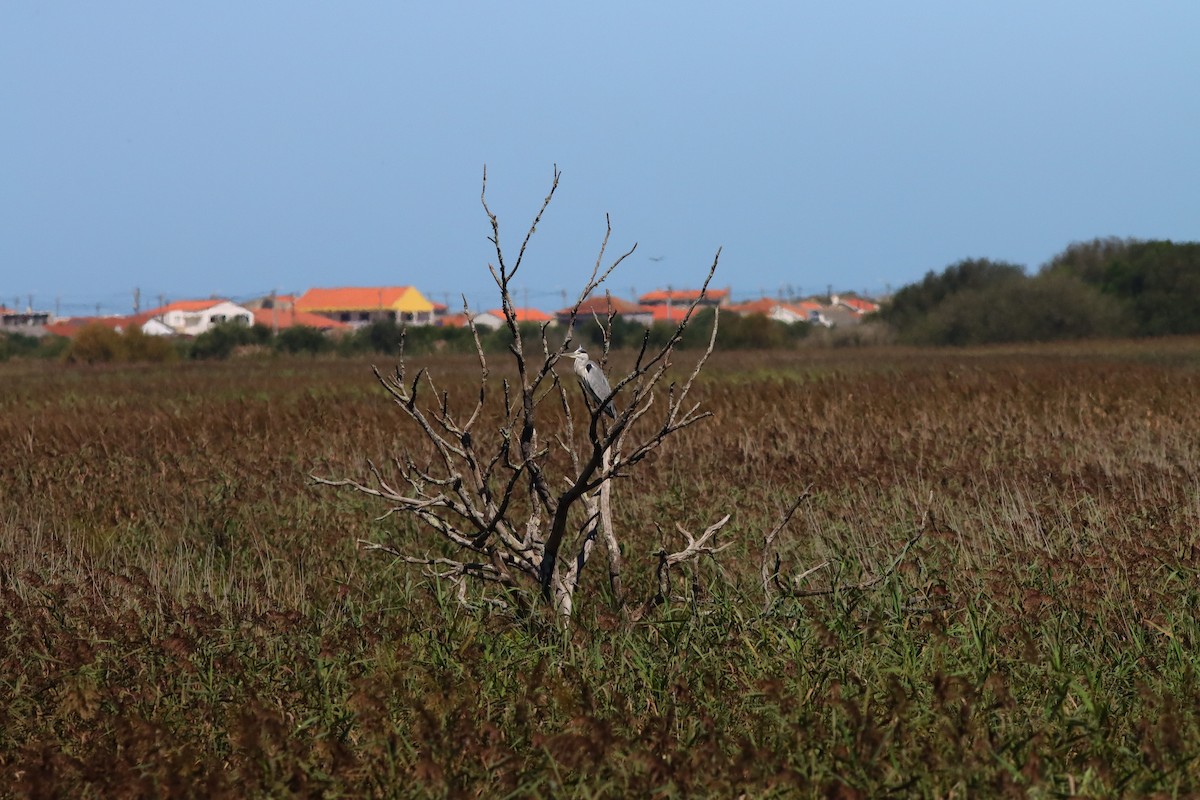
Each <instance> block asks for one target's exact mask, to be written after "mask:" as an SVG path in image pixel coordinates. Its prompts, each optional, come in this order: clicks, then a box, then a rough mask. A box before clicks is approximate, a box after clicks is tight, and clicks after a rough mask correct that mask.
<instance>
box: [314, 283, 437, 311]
mask: <svg viewBox="0 0 1200 800" xmlns="http://www.w3.org/2000/svg"><path fill="white" fill-rule="evenodd" d="M296 308H297V310H300V311H382V310H385V309H386V310H388V311H433V303H430V302H429V301H428V300H426V299H425V297H424V296H423V295H422V294H421V293H420V292H418V291H417V290H416V289H415V288H413V287H412V286H342V287H338V288H334V289H319V288H318V289H309V290H308V291H307V292H305V293H304V294H302V295H301V296H300V297H298V298H297V299H296Z"/></svg>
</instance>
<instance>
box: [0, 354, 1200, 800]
mask: <svg viewBox="0 0 1200 800" xmlns="http://www.w3.org/2000/svg"><path fill="white" fill-rule="evenodd" d="M681 357H682V358H683V359H686V357H687V354H686V353H684V354H681ZM621 358H622V357H621V356H618V357H617V359H616V361H617V363H618V365H619V364H620V362H621ZM376 360H377V361H378V362H379V363H380V364H381V366H385V365H386V361H385V360H383V359H376ZM427 363H428V365H429V366H430V368H431V369H432V370H433V371H434V374H435V375H437V376H438V380H439V385H440V386H441V387H443V388H445V389H447V390H448V391H449V392H450V393H451V395H452V396H456V397H458V396H464V398H465V401H469V400H470V397H469V394H470V392H471V391H472V390H471V381H472V377H473V368H474V367H473V361H472V360H471V359H469V358H465V357H464V358H459V357H447V358H445V359H439V360H429V361H428V362H427ZM564 374H565V370H564ZM693 393H694V395H695V397H696V399H697V400H699V401H700V402H701V403H702V404H703V405H704V407H706V408H707V409H709V410H711V411H712V412H713V417H712V418H711V419H710V420H707V421H706V422H705V423H702V424H700V425H698V426H696V427H693V428H689V429H686V430H684V431H682V432H680V433H679V434H678V435H677V436H675V437H674V438H672V439H671V440H669V441H668V443H667V444H666V446H664V447H663V448H662V449H661V450H660V451H659V453H658V454H657V455H656V457H655V458H654V459H652V460H651V461H648V462H646V463H644V464H642V465H639V468H638V470H637V471H636V473H635V475H634V476H632V477H631V478H630V479H629V480H628V481H626V482H625V483H623V484H622V485H620V487H619V488H618V495H617V501H616V507H615V511H616V513H617V516H618V518H619V520H618V522H619V525H620V527H621V528H622V529H623V530H625V531H627V532H628V533H627V537H628V538H627V541H628V551H627V553H626V559H627V561H628V562H629V569H630V583H632V584H635V585H646V584H648V582H650V581H651V580H652V571H653V568H654V563H655V562H654V558H653V554H654V553H655V552H657V551H658V550H659V549H660V548H661V547H663V546H664V545H669V544H671V541H670V540H671V538H672V537H676V536H677V534H676V533H674V525H675V523H676V522H678V523H681V524H682V525H684V526H685V527H687V528H689V529H692V530H695V529H700V528H703V527H704V526H705V525H707V524H709V523H710V522H712V521H713V519H715V518H716V517H717V516H720V515H722V514H725V513H731V514H732V515H733V518H732V521H731V523H730V524H729V526H728V527H727V528H726V529H725V531H723V532H722V535H723V537H724V540H725V541H727V542H729V543H731V544H730V546H729V548H728V549H726V550H724V551H722V552H721V553H720V555H719V556H718V558H717V559H715V560H711V561H705V562H704V563H703V564H702V565H701V566H700V567H699V569H698V570H697V572H696V574H695V580H694V581H693V583H692V586H691V588H690V589H689V599H688V601H687V602H675V603H672V604H669V605H667V606H666V607H663V608H660V609H657V610H656V611H655V612H654V613H653V614H652V615H650V616H649V617H648V618H646V619H644V620H642V621H640V622H638V623H637V624H632V623H629V622H626V621H623V620H622V619H621V618H620V616H619V615H618V614H616V613H615V611H614V609H613V608H612V604H611V602H610V601H611V598H609V597H608V596H607V593H606V589H605V586H604V583H603V581H602V579H601V576H600V575H599V570H597V574H595V575H591V576H589V579H590V580H592V581H593V583H594V585H593V586H591V587H590V588H589V593H588V594H587V597H586V599H585V601H584V602H582V603H581V604H580V606H579V610H578V611H577V615H576V620H575V622H574V624H573V625H572V626H570V628H569V629H567V630H562V629H561V628H560V627H559V626H558V625H556V624H554V623H553V621H549V619H548V617H544V615H538V614H534V615H533V616H525V617H513V616H511V615H508V614H504V613H500V612H496V611H489V610H487V609H469V608H465V607H463V606H462V605H460V604H459V603H458V601H457V600H456V599H455V598H454V597H453V596H452V595H451V594H450V593H449V592H448V591H447V590H446V587H445V586H442V585H440V584H439V583H438V582H436V581H432V580H430V579H428V578H426V577H425V576H423V575H422V574H421V572H420V571H419V570H416V569H412V568H407V567H404V566H402V565H399V564H396V563H394V562H392V561H390V560H389V559H388V558H387V557H385V556H382V555H380V554H369V553H363V552H360V550H359V549H358V548H357V547H356V544H355V542H356V540H357V539H359V538H372V539H377V540H392V539H395V540H403V541H405V542H408V543H410V544H414V543H415V545H416V546H421V545H422V543H423V542H425V541H429V542H430V544H429V545H428V546H429V547H435V545H433V544H432V539H428V540H426V539H424V538H422V537H423V534H422V532H421V531H420V530H418V529H416V528H414V527H413V526H412V525H411V523H409V522H407V521H405V520H403V519H397V518H396V517H390V518H386V519H382V520H381V519H378V517H379V516H380V515H381V514H382V513H383V512H384V511H385V510H386V509H385V508H381V507H378V506H376V505H374V504H372V502H371V501H370V500H369V499H367V498H363V497H361V496H359V495H357V494H354V493H345V492H337V491H333V490H330V489H328V488H324V487H319V486H316V485H314V484H313V482H312V480H311V478H310V476H311V475H312V474H314V473H315V474H319V475H324V476H331V477H340V476H354V477H362V476H364V475H365V474H366V473H365V468H364V462H365V459H367V458H371V459H374V460H377V461H380V462H386V460H387V459H388V457H389V456H391V455H393V454H397V453H399V452H401V451H403V450H404V449H405V448H414V447H415V448H417V449H419V448H420V446H421V443H420V440H419V437H417V436H416V434H415V431H413V430H412V429H411V428H410V427H406V426H405V425H404V424H403V419H402V417H401V415H400V414H398V413H396V409H394V408H393V407H392V405H391V402H390V400H389V398H388V397H387V395H386V393H385V392H384V391H383V390H382V389H381V388H380V387H379V385H378V384H377V383H375V381H374V378H373V376H372V375H371V372H370V362H369V361H362V360H349V359H332V358H331V359H326V360H321V359H316V360H314V359H305V358H274V359H272V358H250V359H234V360H231V361H228V362H222V363H183V364H174V365H166V366H138V365H125V366H109V367H104V366H97V367H79V366H76V367H69V366H64V365H59V364H46V363H34V362H10V363H7V364H0V442H3V443H4V444H5V446H4V450H3V452H4V456H5V458H4V465H3V467H2V468H0V500H2V502H0V598H2V600H0V792H2V793H7V794H12V795H17V796H24V795H28V796H47V797H50V796H62V797H68V796H69V797H88V796H94V797H101V796H103V797H143V796H173V797H174V796H189V795H190V796H199V795H203V796H208V797H218V796H231V797H246V796H297V795H299V796H308V795H315V796H328V797H343V796H344V797H364V796H378V797H394V796H413V797H423V796H433V797H524V796H553V797H608V796H611V797H634V796H639V797H650V796H660V797H677V796H680V797H681V796H714V797H736V796H747V797H770V796H779V797H791V796H812V795H821V796H842V797H878V796H881V795H883V794H885V793H889V792H890V793H895V794H899V795H901V796H930V797H951V796H953V797H978V796H1043V797H1048V796H1072V795H1074V796H1111V795H1113V794H1161V795H1163V796H1186V795H1193V794H1195V793H1196V792H1198V791H1200V777H1198V775H1200V763H1198V761H1197V757H1198V756H1200V716H1198V714H1200V680H1198V677H1197V674H1198V670H1197V666H1198V664H1200V661H1198V658H1197V646H1198V645H1200V625H1198V623H1197V614H1198V604H1200V574H1198V571H1200V483H1198V478H1197V476H1198V475H1200V402H1198V400H1200V341H1198V340H1195V339H1170V340H1157V341H1146V342H1111V343H1090V344H1079V345H1056V346H1038V347H1020V348H989V349H972V350H906V349H899V348H887V349H844V350H833V349H826V350H820V349H811V350H798V351H788V352H769V353H768V352H764V353H743V352H729V353H722V352H718V353H717V354H716V355H715V356H714V357H713V359H712V361H711V362H710V365H709V367H708V369H707V370H706V371H705V373H704V374H703V376H702V378H701V380H700V382H699V383H698V385H697V386H696V388H695V389H694V390H693ZM806 487H808V488H809V490H810V496H809V498H808V499H807V500H806V501H805V502H804V503H803V504H802V505H801V506H800V508H799V510H798V512H797V514H796V516H795V517H794V518H793V520H792V522H791V524H790V525H789V526H788V528H787V529H786V530H785V531H784V533H783V534H782V536H781V541H782V542H783V545H782V549H783V556H784V558H783V563H784V566H785V568H786V569H787V570H788V571H789V572H790V573H792V574H796V573H799V572H802V571H804V570H805V569H806V568H808V567H811V566H815V565H818V564H821V563H825V562H828V566H826V567H825V568H823V569H819V570H817V571H816V572H814V573H813V574H812V575H810V576H809V577H808V578H806V579H805V580H804V582H803V583H802V584H800V585H799V586H800V588H806V589H819V590H822V591H825V593H823V594H818V595H816V596H813V597H806V598H799V599H785V600H781V601H779V602H777V603H775V604H774V605H772V606H771V607H770V608H769V609H767V610H764V595H763V591H762V586H761V581H760V577H759V576H760V572H759V555H760V551H761V548H762V541H763V536H764V534H765V533H766V532H767V531H768V530H769V529H770V528H771V527H772V526H773V525H774V524H775V522H776V521H777V520H778V518H779V515H780V513H781V512H782V510H783V509H784V508H786V506H787V505H788V504H789V502H790V501H791V500H792V499H793V498H794V497H796V495H797V494H798V493H799V492H800V491H802V490H804V489H805V488H806ZM917 532H921V536H920V537H918V538H916V541H915V542H914V543H913V544H912V546H911V547H909V548H908V549H907V550H904V549H903V548H904V545H905V543H906V542H909V541H911V540H912V539H913V538H914V536H915V534H916V533H917ZM900 554H903V557H902V558H900V559H899V561H898V562H897V557H898V556H899V555H900ZM893 565H894V569H893V568H892V567H893ZM871 576H882V579H881V580H880V581H878V582H877V583H874V584H873V585H871V586H870V587H868V588H861V589H860V588H855V586H856V584H858V583H861V582H862V581H863V580H864V578H868V577H871ZM826 590H827V591H826Z"/></svg>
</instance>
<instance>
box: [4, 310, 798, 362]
mask: <svg viewBox="0 0 1200 800" xmlns="http://www.w3.org/2000/svg"><path fill="white" fill-rule="evenodd" d="M713 314H714V312H713V311H712V310H711V309H706V310H701V311H699V312H697V314H696V317H695V319H694V321H693V324H691V325H689V326H688V328H687V330H686V331H685V332H684V336H683V341H682V344H681V346H682V347H683V348H684V349H687V348H691V347H703V346H706V345H707V344H708V336H709V332H710V331H711V330H712V322H713V320H712V318H713ZM539 329H540V326H539V325H538V324H536V323H525V324H522V325H521V333H522V336H524V337H527V340H530V341H536V340H537V338H538V337H539V335H540V334H539ZM477 332H478V335H479V343H480V345H481V346H482V347H483V349H484V352H486V353H499V352H504V351H506V350H507V349H508V346H509V344H510V343H511V342H512V334H511V332H510V331H509V330H508V329H507V328H500V329H499V330H495V331H491V330H487V329H486V328H479V329H478V331H477ZM674 333H675V326H674V325H671V324H667V323H656V324H654V325H652V326H651V327H650V328H646V326H644V325H641V324H639V323H635V322H629V321H626V320H622V319H620V318H619V317H618V318H616V319H614V320H613V321H612V323H611V328H610V333H609V336H610V341H611V346H612V347H613V348H616V349H622V348H637V347H640V346H641V344H642V341H643V339H648V340H649V342H648V344H649V346H650V347H661V346H662V345H663V344H664V343H665V342H666V341H667V340H668V339H669V338H670V337H671V336H672V335H674ZM808 333H809V326H808V324H807V323H803V322H801V323H795V324H785V323H782V322H777V321H775V320H770V319H767V318H766V317H764V316H761V315H758V316H750V317H739V316H737V315H736V314H724V315H722V317H721V319H720V325H719V326H718V344H719V346H721V347H725V348H730V349H752V348H772V347H788V346H791V345H793V344H794V343H796V342H798V341H800V340H801V339H803V338H805V337H806V336H807V335H808ZM564 334H565V330H563V329H561V328H552V329H551V331H550V336H551V340H552V342H553V343H555V344H557V342H559V341H561V339H560V338H557V337H561V336H563V335H564ZM402 339H403V343H404V350H405V352H406V353H409V354H413V355H424V354H436V353H473V352H475V338H474V336H473V335H472V333H471V331H470V329H468V328H442V327H437V326H428V325H413V326H407V327H404V326H401V325H397V324H396V323H394V322H390V321H385V322H376V323H373V324H370V325H366V326H364V327H361V328H358V329H356V330H354V331H350V332H347V333H341V334H337V335H333V336H330V335H326V334H325V333H322V332H321V331H319V330H317V329H316V328H310V327H305V326H302V325H298V326H294V327H290V328H284V329H282V330H280V331H279V332H278V333H274V332H272V330H271V329H270V328H268V327H266V326H263V325H253V326H246V325H240V324H237V323H226V324H224V325H219V326H217V327H215V328H213V329H212V330H209V331H207V332H205V333H202V334H200V335H199V336H197V337H195V338H194V339H181V338H180V339H176V338H168V337H159V336H149V335H147V334H144V333H142V332H141V331H140V330H138V329H136V328H131V329H129V330H126V331H124V332H117V331H114V330H112V329H111V328H108V327H106V326H103V325H89V326H85V327H84V328H82V329H81V330H80V331H79V332H78V333H76V335H75V336H74V338H72V339H70V340H68V339H64V338H62V337H59V336H46V337H41V338H35V337H32V336H25V335H21V334H7V335H0V361H3V360H6V359H8V358H11V357H14V356H22V357H28V358H57V359H61V360H64V361H67V362H69V363H80V364H96V363H121V362H167V361H177V360H187V359H197V360H204V359H225V358H229V357H231V356H234V355H264V354H272V353H286V354H309V355H314V356H316V355H342V356H352V355H362V354H368V353H383V354H392V355H394V354H397V353H398V352H399V351H400V346H401V340H402ZM572 341H573V342H575V343H578V344H581V345H583V346H584V347H586V348H597V349H598V348H599V347H600V346H601V345H602V342H603V329H602V328H601V324H600V323H599V322H598V321H596V320H594V319H586V320H584V319H580V320H579V324H578V326H577V327H576V328H575V331H574V333H573V334H572Z"/></svg>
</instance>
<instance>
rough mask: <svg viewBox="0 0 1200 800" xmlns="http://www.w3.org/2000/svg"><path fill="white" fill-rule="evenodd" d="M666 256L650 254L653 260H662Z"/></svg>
mask: <svg viewBox="0 0 1200 800" xmlns="http://www.w3.org/2000/svg"><path fill="white" fill-rule="evenodd" d="M664 258H666V256H650V260H651V261H662V260H663V259H664Z"/></svg>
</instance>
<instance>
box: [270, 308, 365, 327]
mask: <svg viewBox="0 0 1200 800" xmlns="http://www.w3.org/2000/svg"><path fill="white" fill-rule="evenodd" d="M254 322H255V324H256V325H266V326H267V327H268V328H272V327H278V328H280V329H282V328H291V327H293V326H296V325H305V326H307V327H309V328H316V329H318V330H322V331H330V330H341V329H343V328H348V327H350V326H349V325H347V324H346V323H344V322H338V321H337V320H332V319H330V318H329V317H322V316H321V315H320V314H313V313H312V312H310V311H299V310H297V309H296V308H295V307H294V306H293V307H292V308H260V309H257V310H256V311H255V312H254Z"/></svg>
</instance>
